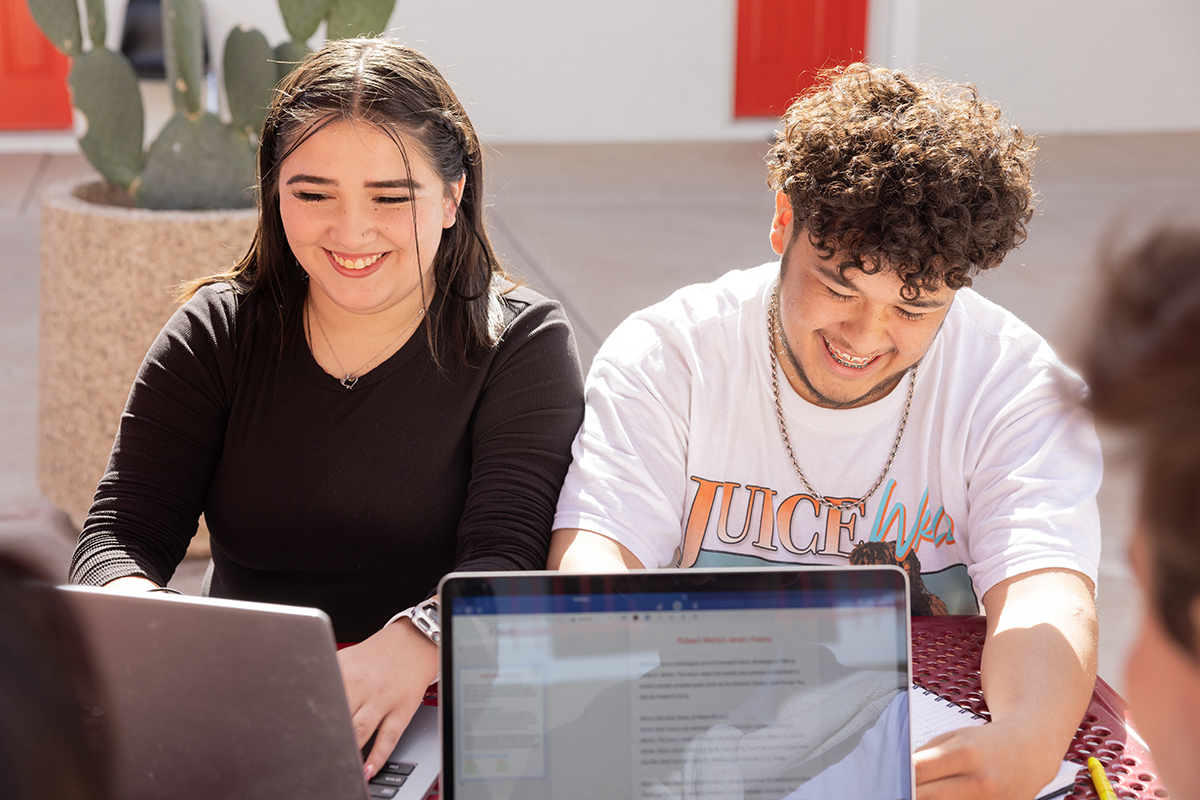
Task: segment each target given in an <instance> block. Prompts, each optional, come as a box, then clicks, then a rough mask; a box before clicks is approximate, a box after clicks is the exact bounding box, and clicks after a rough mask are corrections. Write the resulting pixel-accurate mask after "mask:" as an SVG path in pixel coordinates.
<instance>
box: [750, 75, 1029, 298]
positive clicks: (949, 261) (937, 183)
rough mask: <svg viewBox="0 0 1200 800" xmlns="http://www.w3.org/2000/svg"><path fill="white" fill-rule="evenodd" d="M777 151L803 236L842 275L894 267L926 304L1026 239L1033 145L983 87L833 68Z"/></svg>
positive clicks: (798, 110) (792, 112)
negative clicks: (930, 295) (931, 294)
mask: <svg viewBox="0 0 1200 800" xmlns="http://www.w3.org/2000/svg"><path fill="white" fill-rule="evenodd" d="M783 123H784V128H783V130H782V131H781V132H780V133H779V134H777V137H776V142H775V145H774V147H772V148H771V151H770V153H769V154H768V155H767V163H768V166H769V170H770V172H769V179H768V182H769V183H770V185H771V187H772V188H773V189H776V190H778V191H782V192H785V193H786V194H787V196H788V200H789V201H790V202H791V205H792V212H793V214H794V216H795V224H794V235H799V233H800V231H801V230H806V231H807V233H808V236H809V239H810V241H811V242H812V243H813V246H814V247H815V248H816V250H817V252H818V253H819V254H820V255H821V256H822V257H824V258H832V257H834V255H835V253H836V254H837V256H838V257H839V258H840V261H839V262H838V264H837V266H838V269H839V270H841V271H842V272H843V273H845V272H846V271H847V270H849V269H859V270H861V271H863V272H865V273H868V274H870V273H875V272H878V271H880V270H881V269H893V270H895V271H896V273H897V274H898V275H899V276H900V278H901V280H902V281H903V282H904V286H903V289H902V290H901V291H902V294H903V296H904V297H905V298H907V299H915V298H916V297H917V296H918V295H919V294H920V293H921V292H922V291H925V290H930V291H936V290H937V289H938V288H940V287H941V286H946V287H949V288H950V289H960V288H962V287H964V286H970V285H971V279H972V276H974V275H975V274H977V273H978V272H979V271H980V270H986V269H991V268H992V267H995V266H997V265H998V264H999V263H1000V262H1001V261H1002V260H1003V259H1004V256H1005V255H1006V254H1007V253H1008V252H1009V251H1010V250H1011V249H1013V248H1014V247H1016V246H1018V245H1020V244H1021V243H1022V242H1024V241H1025V235H1026V232H1025V228H1026V225H1027V224H1028V223H1029V220H1030V219H1031V218H1032V216H1033V210H1034V200H1035V194H1034V191H1033V187H1032V185H1031V179H1032V171H1033V159H1034V154H1035V152H1036V146H1035V144H1034V140H1033V138H1032V137H1030V136H1026V135H1025V134H1024V133H1023V132H1022V131H1021V129H1020V128H1018V127H1012V126H1008V125H1007V124H1005V123H1004V121H1003V119H1002V115H1001V112H1000V109H999V108H998V107H997V106H995V105H994V104H992V103H989V102H987V101H985V100H982V99H980V97H979V95H978V93H977V92H976V90H975V87H973V86H969V85H949V84H943V83H939V82H936V81H931V80H925V79H921V80H917V79H914V78H911V77H909V76H907V75H905V74H903V73H900V72H895V71H892V70H889V69H885V68H883V67H875V66H869V65H867V64H851V65H850V66H848V67H845V68H842V69H837V70H831V71H828V72H826V73H824V74H823V75H822V78H821V80H819V81H818V83H817V85H816V86H815V87H814V88H813V89H811V90H810V91H809V92H807V93H806V94H804V95H803V96H801V97H800V98H799V99H798V100H797V101H796V102H795V103H794V104H793V105H792V107H791V108H790V109H788V112H787V114H786V115H785V116H784V119H783Z"/></svg>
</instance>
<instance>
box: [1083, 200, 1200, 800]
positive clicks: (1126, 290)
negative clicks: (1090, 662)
mask: <svg viewBox="0 0 1200 800" xmlns="http://www.w3.org/2000/svg"><path fill="white" fill-rule="evenodd" d="M1106 267H1107V270H1106V272H1107V275H1106V281H1105V286H1104V291H1103V292H1102V294H1101V299H1100V302H1099V304H1098V307H1097V309H1096V311H1095V321H1094V322H1093V324H1092V326H1091V330H1090V336H1089V338H1088V339H1087V340H1086V344H1085V350H1084V360H1083V371H1084V374H1085V375H1086V377H1087V379H1088V383H1089V385H1090V387H1091V395H1090V397H1089V398H1088V405H1089V406H1090V407H1091V408H1092V409H1093V410H1094V411H1095V413H1096V416H1097V417H1098V418H1099V419H1100V420H1101V422H1104V423H1108V424H1110V425H1113V426H1115V427H1117V428H1119V429H1121V430H1122V431H1123V432H1125V433H1127V434H1132V436H1131V439H1132V443H1133V446H1134V448H1135V449H1134V454H1135V456H1136V459H1137V463H1138V467H1139V472H1140V483H1141V492H1140V496H1141V504H1140V508H1139V509H1138V517H1139V522H1138V525H1137V528H1136V531H1135V534H1134V538H1133V542H1132V544H1131V546H1130V557H1131V560H1132V562H1133V567H1134V573H1135V574H1136V576H1137V579H1138V583H1139V584H1140V585H1141V588H1142V591H1143V593H1144V594H1145V602H1144V603H1142V604H1141V608H1142V619H1141V623H1140V625H1139V632H1138V637H1137V639H1136V640H1135V642H1134V644H1133V646H1132V647H1131V648H1130V650H1129V660H1128V663H1127V664H1126V671H1125V685H1126V687H1127V688H1126V691H1127V692H1128V695H1129V702H1130V705H1131V706H1132V708H1133V721H1134V723H1135V724H1136V726H1137V729H1138V731H1139V733H1141V734H1142V735H1143V736H1144V737H1145V739H1146V742H1147V743H1148V744H1149V745H1150V748H1151V750H1152V752H1153V753H1154V761H1155V765H1156V766H1157V767H1158V769H1159V771H1160V773H1161V775H1162V779H1163V782H1164V783H1165V784H1166V785H1167V787H1168V788H1169V789H1170V791H1171V796H1172V797H1176V798H1198V797H1200V759H1197V757H1196V754H1197V752H1200V723H1198V722H1197V721H1198V720H1200V413H1198V412H1200V351H1198V350H1197V349H1196V343H1197V342H1200V225H1197V224H1195V223H1193V224H1192V225H1190V226H1185V225H1183V224H1181V223H1171V224H1164V225H1163V226H1162V227H1160V228H1158V229H1157V230H1154V231H1153V232H1152V233H1151V234H1149V235H1148V236H1146V237H1145V238H1144V239H1142V240H1141V241H1140V242H1138V243H1137V244H1136V245H1135V246H1133V247H1129V248H1127V249H1122V250H1121V251H1120V252H1119V253H1118V254H1116V255H1113V256H1111V257H1110V258H1109V259H1108V263H1107V264H1106Z"/></svg>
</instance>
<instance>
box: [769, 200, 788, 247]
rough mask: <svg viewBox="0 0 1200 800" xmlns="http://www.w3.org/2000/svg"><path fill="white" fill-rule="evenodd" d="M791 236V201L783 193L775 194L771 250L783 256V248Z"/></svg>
mask: <svg viewBox="0 0 1200 800" xmlns="http://www.w3.org/2000/svg"><path fill="white" fill-rule="evenodd" d="M791 235H792V201H791V200H788V196H787V195H786V194H785V193H783V192H776V193H775V216H774V218H772V220H771V249H772V250H774V251H775V254H776V255H783V247H784V245H785V244H786V243H787V240H788V237H790V236H791Z"/></svg>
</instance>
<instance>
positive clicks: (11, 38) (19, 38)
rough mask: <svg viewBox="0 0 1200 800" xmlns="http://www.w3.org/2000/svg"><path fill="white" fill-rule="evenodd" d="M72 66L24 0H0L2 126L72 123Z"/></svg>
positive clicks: (55, 127)
mask: <svg viewBox="0 0 1200 800" xmlns="http://www.w3.org/2000/svg"><path fill="white" fill-rule="evenodd" d="M68 68H69V62H68V60H67V57H66V56H64V55H63V54H62V53H60V52H58V51H57V50H55V49H54V47H53V46H52V45H51V44H50V42H48V41H47V40H46V37H45V36H43V35H42V32H41V30H39V29H38V26H37V25H36V24H35V23H34V21H33V17H32V16H30V14H29V6H27V5H26V4H25V0H0V130H10V131H12V130H58V129H63V128H70V127H71V100H70V97H69V95H68V93H67V70H68Z"/></svg>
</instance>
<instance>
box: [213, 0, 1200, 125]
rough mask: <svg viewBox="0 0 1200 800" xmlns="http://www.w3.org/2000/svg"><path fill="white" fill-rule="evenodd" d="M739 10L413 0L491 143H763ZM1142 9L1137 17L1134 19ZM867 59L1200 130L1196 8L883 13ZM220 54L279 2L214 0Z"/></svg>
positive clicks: (397, 17)
mask: <svg viewBox="0 0 1200 800" xmlns="http://www.w3.org/2000/svg"><path fill="white" fill-rule="evenodd" d="M736 1H737V0H607V2H596V0H506V2H496V0H398V2H397V4H396V10H395V12H394V13H393V15H392V19H391V29H392V30H391V35H392V36H394V37H395V38H397V39H398V40H400V41H403V42H406V43H408V44H411V45H413V46H414V47H416V48H418V49H419V50H422V51H423V52H425V53H426V54H427V55H429V56H430V58H432V59H433V60H434V61H435V62H436V63H437V64H438V65H439V66H440V67H441V68H442V69H443V71H444V72H445V74H446V75H447V77H448V78H449V79H450V81H451V83H452V85H453V86H454V88H455V90H456V91H457V92H458V95H459V98H460V99H461V100H462V101H463V103H464V105H465V106H466V107H467V112H468V114H470V116H471V119H472V121H473V122H474V123H475V126H476V127H477V128H478V129H479V131H480V133H481V135H482V136H483V137H484V138H485V139H487V140H488V141H489V142H491V143H494V144H499V143H524V142H597V141H655V140H659V141H663V140H712V139H729V138H741V139H763V138H766V137H767V136H768V135H769V134H770V131H771V130H772V129H773V127H774V125H773V124H772V123H771V122H769V121H768V122H762V121H751V122H747V121H737V120H734V119H733V113H732V105H733V80H734V74H733V73H734V37H735V26H736V8H737V6H736ZM1135 2H1136V6H1135ZM870 3H871V6H870V8H871V11H870V20H871V21H870V28H869V32H868V46H867V52H868V55H869V56H870V57H871V58H872V59H873V60H876V61H879V62H882V63H886V64H890V65H893V66H906V67H907V66H926V67H929V68H931V69H932V71H934V72H935V73H936V74H938V75H941V76H942V77H945V78H948V79H951V80H961V81H972V82H974V83H976V84H977V85H978V86H979V88H980V90H981V91H982V92H983V93H984V95H985V96H987V97H989V98H991V99H993V100H996V101H997V102H999V103H1000V104H1001V106H1002V107H1004V109H1005V110H1006V111H1007V112H1008V113H1009V115H1010V116H1011V117H1012V119H1013V120H1014V121H1016V122H1019V123H1020V124H1021V125H1022V126H1023V127H1025V128H1026V130H1028V131H1030V132H1034V133H1041V134H1045V133H1064V132H1130V131H1161V130H1184V129H1198V128H1200V44H1198V43H1200V2H1197V0H987V1H986V2H985V1H984V0H870ZM207 7H208V20H209V24H210V30H211V33H212V38H213V39H215V40H216V42H217V44H216V46H215V48H214V49H216V51H217V52H219V51H220V46H221V44H222V43H223V42H224V37H225V34H226V33H227V32H228V30H229V28H230V27H231V26H232V25H233V24H235V23H238V22H241V23H249V24H251V25H253V26H255V27H258V28H260V29H261V30H263V31H264V32H265V33H266V34H267V38H268V39H269V40H270V41H271V43H272V44H275V43H278V42H279V41H282V40H283V38H284V29H283V22H282V18H281V17H280V15H279V11H278V8H277V6H276V4H275V3H274V2H273V1H272V0H256V2H252V3H247V2H246V0H207Z"/></svg>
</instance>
